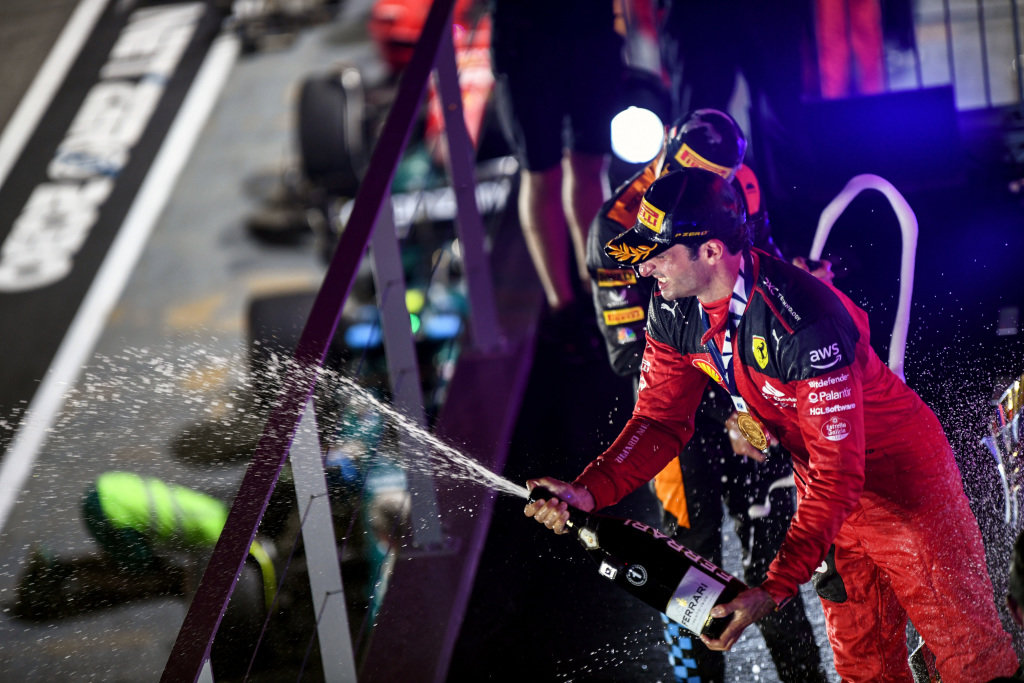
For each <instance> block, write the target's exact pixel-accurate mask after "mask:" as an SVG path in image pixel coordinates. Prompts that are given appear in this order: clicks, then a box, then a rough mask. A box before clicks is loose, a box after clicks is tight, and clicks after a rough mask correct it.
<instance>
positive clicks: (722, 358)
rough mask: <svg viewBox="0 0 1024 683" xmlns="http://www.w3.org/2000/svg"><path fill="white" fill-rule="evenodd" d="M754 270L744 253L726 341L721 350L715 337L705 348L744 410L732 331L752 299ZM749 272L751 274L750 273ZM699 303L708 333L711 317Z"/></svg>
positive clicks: (734, 291) (731, 307)
mask: <svg viewBox="0 0 1024 683" xmlns="http://www.w3.org/2000/svg"><path fill="white" fill-rule="evenodd" d="M752 271H753V265H752V264H751V262H750V255H749V254H744V255H743V260H742V261H741V262H740V272H739V275H738V276H737V278H736V284H735V285H734V286H733V288H732V296H731V297H729V313H728V320H726V323H725V341H723V342H722V348H721V350H719V348H718V346H717V345H716V344H715V340H714V339H713V338H712V339H708V341H707V343H706V344H704V348H705V349H707V352H708V353H709V354H710V355H711V359H712V360H714V361H715V367H717V368H718V371H719V372H720V373H722V380H723V381H724V382H725V386H726V388H728V389H729V394H730V395H732V397H733V403H736V401H737V399H738V400H739V402H740V404H742V405H743V408H742V410H743V412H747V408H746V402H745V401H744V400H743V398H742V397H740V392H739V390H738V389H737V388H736V378H735V377H734V376H733V371H732V333H733V329H734V328H735V327H736V326H737V325H739V322H740V318H742V317H743V311H744V310H746V308H747V302H749V301H750V293H751V291H753V289H754V279H753V277H752ZM748 272H750V273H751V274H750V275H748ZM697 305H698V306H699V307H700V320H701V323H703V325H704V333H707V331H708V330H709V329H711V319H710V318H709V317H708V314H707V311H705V310H704V306H702V305H701V303H700V301H699V300H698V301H697ZM737 409H740V408H739V405H737Z"/></svg>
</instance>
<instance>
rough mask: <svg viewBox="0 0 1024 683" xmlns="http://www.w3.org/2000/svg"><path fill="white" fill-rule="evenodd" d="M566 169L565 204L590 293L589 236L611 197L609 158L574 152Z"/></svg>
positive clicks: (581, 274) (565, 163) (575, 250)
mask: <svg viewBox="0 0 1024 683" xmlns="http://www.w3.org/2000/svg"><path fill="white" fill-rule="evenodd" d="M563 167H564V169H565V183H564V188H565V190H564V194H563V195H562V201H563V203H564V206H565V216H566V219H567V222H568V224H569V234H570V235H571V236H572V245H573V250H574V253H575V255H576V265H577V268H578V270H579V277H580V280H581V282H582V283H583V289H584V291H589V289H590V276H589V275H588V273H587V233H588V232H589V230H590V224H591V223H592V222H593V221H594V217H595V216H597V212H598V211H599V210H600V209H601V205H602V204H604V202H605V200H606V199H607V198H608V197H609V196H611V190H610V188H609V187H608V157H607V156H606V155H603V154H584V153H581V152H570V153H569V156H568V158H566V159H565V160H564V162H563Z"/></svg>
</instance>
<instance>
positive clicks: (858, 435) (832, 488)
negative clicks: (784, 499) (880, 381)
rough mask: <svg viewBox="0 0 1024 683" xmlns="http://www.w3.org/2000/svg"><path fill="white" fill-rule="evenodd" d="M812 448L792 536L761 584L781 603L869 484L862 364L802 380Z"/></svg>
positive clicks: (802, 419) (800, 412)
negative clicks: (867, 480) (866, 459)
mask: <svg viewBox="0 0 1024 683" xmlns="http://www.w3.org/2000/svg"><path fill="white" fill-rule="evenodd" d="M796 398H797V403H796V409H797V416H798V420H799V426H800V434H801V436H802V437H803V441H804V444H805V446H806V449H807V454H808V462H807V466H806V467H799V466H798V467H797V473H798V476H800V478H801V480H802V486H801V489H802V495H801V498H800V503H799V505H798V506H797V510H796V514H795V515H794V516H793V520H792V522H791V523H790V527H789V531H788V532H787V533H786V538H785V539H784V540H783V542H782V545H781V546H780V547H779V552H778V553H777V554H776V556H775V559H774V560H773V561H772V564H771V566H770V567H769V569H768V578H767V579H766V580H765V581H764V583H763V584H761V587H762V588H764V589H765V590H766V591H768V593H769V594H770V595H771V596H772V597H773V598H774V599H775V602H776V603H778V604H780V605H781V604H783V603H784V602H786V601H787V600H788V599H789V598H790V597H792V596H793V595H795V594H796V592H797V590H798V589H799V586H800V584H802V583H806V582H807V581H809V580H810V578H811V576H812V575H813V573H814V570H815V569H816V568H817V567H818V565H819V564H820V563H821V561H822V560H823V559H824V557H825V555H826V553H827V552H828V548H829V546H830V545H831V544H832V542H833V541H834V539H835V537H836V535H837V534H838V533H839V527H840V526H842V524H843V522H845V521H846V518H847V517H849V515H850V513H851V512H852V511H853V509H854V507H855V506H856V505H857V502H858V501H859V500H860V496H861V493H862V491H863V490H864V448H865V446H864V442H865V439H864V407H863V404H864V397H863V391H862V386H861V377H860V369H859V364H857V363H852V364H850V365H849V366H847V367H845V368H842V369H840V370H835V371H832V372H830V373H828V374H825V375H821V376H818V377H814V378H811V379H805V380H800V381H799V382H796Z"/></svg>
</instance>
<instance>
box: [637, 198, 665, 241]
mask: <svg viewBox="0 0 1024 683" xmlns="http://www.w3.org/2000/svg"><path fill="white" fill-rule="evenodd" d="M636 219H637V221H639V222H640V224H641V225H644V226H646V227H647V228H649V229H650V230H653V231H654V232H656V233H658V234H661V226H662V224H663V223H664V222H665V212H664V211H662V210H661V209H659V208H657V207H655V206H653V205H651V204H650V203H648V201H647V200H646V199H645V200H643V201H642V202H640V209H639V210H638V211H637V214H636Z"/></svg>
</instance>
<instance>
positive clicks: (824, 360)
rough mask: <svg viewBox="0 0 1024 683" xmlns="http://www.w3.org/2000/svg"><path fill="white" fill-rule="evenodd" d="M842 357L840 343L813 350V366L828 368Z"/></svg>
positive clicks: (820, 368) (815, 367)
mask: <svg viewBox="0 0 1024 683" xmlns="http://www.w3.org/2000/svg"><path fill="white" fill-rule="evenodd" d="M842 359H843V357H842V354H841V353H840V352H839V344H838V343H835V344H831V345H829V346H826V347H824V348H820V349H812V350H811V367H812V368H814V369H816V370H828V369H829V368H831V367H833V366H835V364H836V363H838V362H839V361H841V360H842Z"/></svg>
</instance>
